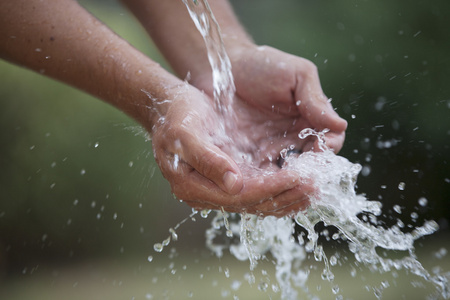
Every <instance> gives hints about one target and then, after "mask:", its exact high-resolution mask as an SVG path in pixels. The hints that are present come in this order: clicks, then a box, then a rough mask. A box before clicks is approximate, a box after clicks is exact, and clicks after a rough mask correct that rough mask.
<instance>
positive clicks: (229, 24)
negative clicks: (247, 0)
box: [122, 0, 251, 82]
mask: <svg viewBox="0 0 450 300" xmlns="http://www.w3.org/2000/svg"><path fill="white" fill-rule="evenodd" d="M122 1H123V2H124V3H125V4H126V5H127V6H128V7H129V8H130V10H131V11H132V12H133V13H134V14H135V15H136V16H137V18H138V19H139V21H140V22H141V23H142V24H143V26H144V27H145V29H146V30H147V31H148V32H149V34H150V36H151V37H152V39H153V41H154V42H155V44H156V45H157V46H158V47H159V49H160V50H161V52H162V53H163V54H164V55H165V57H166V59H167V60H168V61H169V63H170V64H171V66H172V68H173V69H174V70H175V72H176V73H177V74H178V75H179V76H180V77H182V78H184V77H185V76H186V75H187V74H188V72H189V73H190V74H191V76H192V77H193V81H194V82H195V79H196V77H198V76H200V77H202V76H204V73H207V74H209V75H210V74H211V72H210V66H209V63H208V60H207V59H206V58H207V53H206V48H205V43H204V41H203V38H202V36H201V35H200V33H199V32H198V30H197V28H196V27H195V25H194V23H193V21H192V20H191V18H190V16H189V13H188V11H187V9H186V6H185V5H184V4H183V2H182V0H176V1H172V0H171V1H152V0H122ZM188 1H193V0H188ZM209 4H210V7H211V9H212V11H213V13H214V15H215V17H216V20H217V21H218V23H219V25H220V28H221V32H222V37H223V40H224V44H225V47H226V49H227V51H233V49H234V48H236V47H237V46H238V45H242V44H251V39H250V38H249V36H248V35H247V33H246V32H245V30H244V29H243V28H242V26H241V25H240V23H239V21H238V20H237V18H236V16H235V15H234V12H233V9H232V8H231V6H230V4H229V3H228V1H226V0H210V1H209Z"/></svg>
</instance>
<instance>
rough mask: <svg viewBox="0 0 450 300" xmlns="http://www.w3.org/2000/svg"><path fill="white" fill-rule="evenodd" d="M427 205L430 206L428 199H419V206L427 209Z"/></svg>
mask: <svg viewBox="0 0 450 300" xmlns="http://www.w3.org/2000/svg"><path fill="white" fill-rule="evenodd" d="M427 204H428V200H427V198H425V197H421V198H419V205H420V206H422V207H425V206H427Z"/></svg>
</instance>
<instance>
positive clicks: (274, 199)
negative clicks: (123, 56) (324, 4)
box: [151, 46, 347, 217]
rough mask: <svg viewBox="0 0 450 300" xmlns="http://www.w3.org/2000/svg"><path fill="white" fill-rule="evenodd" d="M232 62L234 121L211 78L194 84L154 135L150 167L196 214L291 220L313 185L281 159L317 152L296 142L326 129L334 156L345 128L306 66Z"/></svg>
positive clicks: (249, 54) (240, 57)
mask: <svg viewBox="0 0 450 300" xmlns="http://www.w3.org/2000/svg"><path fill="white" fill-rule="evenodd" d="M230 60H231V63H232V72H233V76H234V82H235V85H236V93H235V97H234V99H233V102H232V104H231V105H232V111H233V112H234V116H230V115H225V116H224V115H223V113H221V112H220V111H219V110H218V109H217V106H216V105H215V103H214V99H213V89H212V79H211V74H205V75H204V77H203V78H202V77H201V76H198V77H197V78H193V80H192V81H190V84H185V85H183V86H180V87H179V91H178V93H177V96H176V97H174V99H172V100H171V103H170V106H169V108H168V109H167V110H166V112H165V114H164V116H163V118H160V119H159V121H158V122H156V124H154V126H153V128H152V129H151V136H152V145H153V151H154V154H155V159H156V161H157V163H158V165H159V167H160V169H161V171H162V173H163V175H164V177H165V178H166V179H167V180H168V181H169V182H170V184H171V187H172V192H173V193H174V194H175V195H176V196H177V197H178V198H179V199H181V200H182V201H184V202H186V203H187V204H188V205H190V206H191V207H193V208H195V209H198V210H201V209H219V210H221V209H223V210H225V211H229V212H239V213H242V212H246V213H251V214H258V215H264V216H267V215H274V216H278V217H281V216H285V215H288V216H290V215H293V214H294V213H296V212H298V211H300V210H303V209H305V208H307V206H308V205H309V198H310V196H311V195H313V194H314V193H315V192H316V188H315V187H314V182H313V181H314V179H313V178H299V175H298V173H296V172H295V171H291V170H287V169H283V168H280V167H279V164H278V163H279V159H280V152H281V151H283V150H284V149H295V150H296V151H297V152H305V151H319V147H317V146H318V145H317V140H314V139H308V138H307V139H300V138H299V137H298V134H299V132H300V131H301V130H303V129H305V128H312V129H315V130H318V131H321V130H324V129H328V130H329V131H328V132H327V133H326V134H325V141H326V145H327V146H328V147H329V148H331V149H333V151H335V152H337V151H339V150H340V149H341V147H342V145H343V142H344V138H345V130H346V128H347V122H346V121H345V120H343V119H342V118H340V117H339V116H338V114H337V113H336V112H335V111H334V110H333V107H332V106H331V103H330V101H329V99H328V98H327V97H326V96H325V95H324V93H323V91H322V88H321V85H320V80H319V76H318V72H317V68H316V66H315V65H314V64H313V63H311V62H310V61H308V60H306V59H303V58H300V57H297V56H293V55H290V54H287V53H284V52H281V51H279V50H276V49H274V48H270V47H267V46H261V47H257V46H255V47H250V48H246V49H244V50H240V51H239V52H238V53H232V54H231V55H230ZM224 118H225V121H224Z"/></svg>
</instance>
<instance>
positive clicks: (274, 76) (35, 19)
mask: <svg viewBox="0 0 450 300" xmlns="http://www.w3.org/2000/svg"><path fill="white" fill-rule="evenodd" d="M124 2H125V3H126V4H127V5H128V7H129V8H130V9H131V11H133V12H134V13H135V15H136V16H137V17H138V19H139V20H140V21H141V22H142V24H143V26H144V27H145V28H146V29H147V31H148V32H149V33H150V35H151V36H152V38H153V39H154V41H155V43H156V44H157V45H158V47H159V48H160V49H161V52H162V53H163V54H164V55H165V57H166V58H167V60H168V61H169V63H170V64H171V66H172V68H173V69H174V71H175V72H176V73H177V74H178V75H179V76H180V78H185V77H186V75H187V74H188V72H189V73H190V74H191V80H190V81H189V83H187V82H185V81H184V80H181V79H180V78H178V77H176V76H175V75H173V74H171V73H170V72H168V71H166V70H164V69H163V68H162V67H161V66H160V65H159V64H157V63H155V62H154V61H152V60H151V59H150V58H148V57H146V56H145V55H143V54H142V53H140V52H139V51H138V50H136V49H135V48H133V47H132V46H130V45H129V44H128V43H127V42H126V41H124V40H123V39H121V38H120V37H118V36H117V35H116V34H114V33H113V32H112V31H111V30H110V29H109V28H107V27H106V26H105V25H104V24H102V23H101V22H99V21H98V20H97V19H96V18H95V17H93V16H92V15H91V14H89V13H88V12H87V11H86V10H85V9H84V8H82V7H81V6H79V5H78V4H77V3H76V2H75V1H70V0H61V1H37V0H16V1H9V0H1V1H0V57H2V58H4V59H7V60H9V61H11V62H13V63H16V64H19V65H22V66H24V67H27V68H30V69H32V70H35V71H37V72H40V73H42V74H44V75H46V76H50V77H53V78H55V79H57V80H60V81H63V82H65V83H67V84H70V85H72V86H75V87H77V88H79V89H81V90H84V91H86V92H87V93H90V94H92V95H94V96H96V97H98V98H99V99H102V100H104V101H106V102H108V103H110V104H112V105H114V106H116V107H117V108H118V109H120V110H122V111H124V112H125V113H127V114H128V115H130V116H131V117H133V118H134V119H136V120H137V121H138V122H139V123H141V124H142V126H144V127H145V128H146V129H147V130H148V132H149V133H150V135H151V137H152V145H153V151H154V154H155V159H156V161H157V163H158V165H159V166H160V168H161V171H162V173H163V175H164V176H165V178H166V179H167V180H168V181H169V182H170V184H171V187H172V191H173V192H174V194H175V195H176V196H177V197H178V198H179V199H182V200H183V201H185V202H186V203H187V204H189V205H190V206H192V207H194V208H196V209H203V208H213V209H222V208H223V209H225V210H227V211H233V212H243V211H245V212H248V213H255V214H262V215H276V216H282V215H288V214H292V213H293V212H295V211H298V210H300V209H303V208H305V207H306V206H307V205H308V196H309V195H310V194H311V193H313V192H314V187H313V185H312V182H311V181H310V180H309V179H303V178H298V175H297V174H296V173H295V172H292V171H288V170H283V169H280V168H278V167H275V165H274V161H276V158H277V157H279V155H280V154H279V152H280V151H281V150H282V149H285V148H287V147H289V146H291V145H293V146H294V147H295V148H296V149H299V150H301V151H308V150H314V143H313V142H312V141H309V140H305V141H303V140H300V139H299V138H298V137H297V134H298V133H299V131H300V130H301V129H303V128H307V127H311V128H315V129H317V130H322V129H324V128H328V129H330V132H329V133H327V134H326V135H325V137H326V141H327V144H328V145H329V146H331V147H332V148H333V149H334V150H335V151H338V150H339V149H340V148H341V147H342V143H343V140H344V131H345V129H346V122H345V121H344V120H342V119H340V118H339V117H338V116H337V114H336V113H335V112H334V110H333V109H332V107H331V105H330V103H329V102H328V101H327V98H326V97H325V96H324V95H323V92H322V90H321V88H320V82H319V79H318V75H317V70H316V68H315V67H314V65H313V64H312V63H310V62H309V61H307V60H305V59H302V58H299V57H295V56H292V55H288V54H286V53H283V52H281V51H278V50H275V49H272V48H270V47H258V46H256V45H255V44H254V43H253V42H252V41H251V39H250V38H249V37H248V35H247V34H246V33H245V31H244V30H243V29H242V27H241V26H240V25H239V22H238V21H237V19H236V17H235V16H234V14H233V12H232V9H231V7H230V6H229V4H228V3H227V2H226V1H219V0H217V1H211V3H210V4H211V7H212V9H213V11H214V13H215V15H216V18H217V20H218V22H219V24H220V26H221V28H222V32H223V34H224V43H225V46H226V49H227V51H228V53H229V55H230V59H231V62H232V67H233V75H234V77H235V84H236V97H235V101H234V102H233V109H234V110H235V111H236V112H237V118H236V119H235V123H236V124H235V134H233V135H229V136H228V138H227V139H226V141H224V140H221V139H218V138H217V137H216V133H217V130H218V128H220V126H221V125H222V124H221V123H220V120H221V115H220V112H218V111H217V110H216V109H215V106H214V101H213V99H212V83H211V82H212V81H211V69H210V66H209V64H208V62H207V60H206V59H205V58H206V52H205V48H204V43H203V40H202V37H201V36H200V35H199V33H198V31H197V29H196V28H195V26H194V24H193V22H192V21H191V20H190V18H189V15H188V14H187V10H186V8H185V7H184V5H183V4H182V2H181V1H144V0H127V1H124ZM168 16H170V17H168ZM297 100H301V103H300V105H298V106H297V105H296V103H297ZM268 121H270V122H268ZM242 137H246V139H248V141H249V143H247V144H246V145H244V146H245V149H241V148H239V147H244V146H242V145H239V143H237V142H238V141H237V139H240V138H242ZM233 139H234V140H233ZM248 145H252V147H250V148H248ZM316 148H317V147H316ZM236 150H242V151H244V152H246V153H249V154H250V156H251V157H252V160H251V161H250V162H248V161H247V162H240V161H239V160H237V159H236V157H234V152H235V151H236ZM269 158H272V159H269Z"/></svg>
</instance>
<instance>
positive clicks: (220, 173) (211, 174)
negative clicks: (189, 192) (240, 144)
mask: <svg viewBox="0 0 450 300" xmlns="http://www.w3.org/2000/svg"><path fill="white" fill-rule="evenodd" d="M181 143H182V144H183V149H184V151H183V159H184V160H185V161H186V162H187V163H188V164H189V165H190V166H192V167H193V168H194V169H195V170H196V171H197V172H198V173H200V174H201V175H202V176H204V177H205V178H207V179H209V180H211V181H212V182H214V183H215V184H216V185H217V186H218V187H219V188H221V189H222V190H223V191H225V192H226V193H228V194H231V195H235V194H237V193H239V191H241V190H242V187H243V183H244V182H243V178H242V174H241V172H240V170H239V167H238V166H237V164H236V162H235V161H234V160H233V159H231V157H230V156H228V155H227V154H226V153H225V152H223V151H222V150H221V149H220V148H219V147H217V146H215V145H213V144H209V143H206V142H199V140H198V139H196V138H193V137H191V136H185V137H184V138H183V139H182V142H181Z"/></svg>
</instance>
